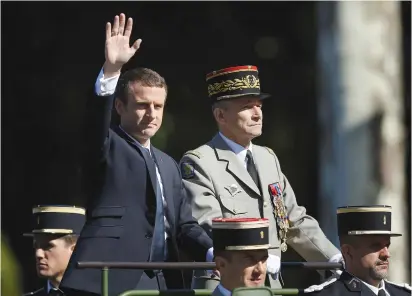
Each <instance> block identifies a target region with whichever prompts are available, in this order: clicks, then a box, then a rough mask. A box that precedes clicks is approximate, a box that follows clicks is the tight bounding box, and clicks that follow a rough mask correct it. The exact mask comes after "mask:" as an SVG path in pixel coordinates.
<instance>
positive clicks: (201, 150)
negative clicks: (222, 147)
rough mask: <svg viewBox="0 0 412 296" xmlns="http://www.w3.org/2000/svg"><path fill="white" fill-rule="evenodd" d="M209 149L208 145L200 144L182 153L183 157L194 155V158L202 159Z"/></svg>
mask: <svg viewBox="0 0 412 296" xmlns="http://www.w3.org/2000/svg"><path fill="white" fill-rule="evenodd" d="M211 151H212V148H211V147H210V146H209V145H202V146H200V147H197V148H196V149H193V150H189V151H187V152H186V153H185V154H183V158H185V157H189V158H193V157H195V158H196V159H202V158H205V157H206V156H207V155H208V154H209V153H210V152H211Z"/></svg>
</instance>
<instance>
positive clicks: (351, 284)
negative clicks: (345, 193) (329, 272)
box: [301, 206, 411, 296]
mask: <svg viewBox="0 0 412 296" xmlns="http://www.w3.org/2000/svg"><path fill="white" fill-rule="evenodd" d="M337 214H338V233H339V235H390V236H400V234H398V233H393V232H391V207H390V206H359V207H340V208H338V211H337ZM394 268H396V267H394ZM301 294H302V295H314V296H404V295H405V296H406V295H411V286H410V285H408V284H401V285H400V284H396V283H392V282H389V281H386V280H382V281H381V284H380V285H379V287H373V286H371V285H369V284H368V283H365V282H364V281H362V280H361V279H359V278H357V277H356V276H354V275H353V274H350V273H349V272H347V271H344V272H343V273H342V274H341V275H340V277H338V278H337V277H336V278H332V279H331V280H329V281H327V282H325V283H323V284H321V285H314V286H311V287H309V288H307V289H305V291H304V293H301Z"/></svg>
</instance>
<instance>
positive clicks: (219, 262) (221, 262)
mask: <svg viewBox="0 0 412 296" xmlns="http://www.w3.org/2000/svg"><path fill="white" fill-rule="evenodd" d="M215 263H216V269H217V270H222V269H224V268H225V267H226V263H227V262H226V259H225V258H223V257H220V256H216V257H215Z"/></svg>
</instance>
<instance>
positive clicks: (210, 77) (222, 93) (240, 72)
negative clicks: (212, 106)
mask: <svg viewBox="0 0 412 296" xmlns="http://www.w3.org/2000/svg"><path fill="white" fill-rule="evenodd" d="M258 74H259V73H258V68H257V67H256V66H236V67H229V68H225V69H221V70H217V71H213V72H210V73H209V74H207V75H206V83H207V91H208V94H209V98H210V99H211V100H212V102H213V103H214V102H217V101H221V100H227V99H236V98H241V97H245V96H252V97H259V98H260V99H265V98H268V97H270V95H269V94H266V93H262V92H261V91H260V80H259V75H258Z"/></svg>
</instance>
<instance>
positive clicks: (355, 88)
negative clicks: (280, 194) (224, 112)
mask: <svg viewBox="0 0 412 296" xmlns="http://www.w3.org/2000/svg"><path fill="white" fill-rule="evenodd" d="M1 8H2V9H1V10H2V11H1V12H2V23H1V24H2V47H1V49H2V98H3V99H2V164H3V166H2V170H3V173H2V204H1V205H2V243H3V239H4V240H5V242H6V243H7V246H8V249H4V248H2V258H3V251H7V252H11V253H12V254H13V255H14V258H16V260H15V263H16V265H15V267H7V268H10V270H13V271H15V274H16V275H17V276H18V277H19V279H18V280H19V281H21V283H22V285H21V286H20V288H21V290H24V291H26V292H28V291H31V290H34V289H36V288H39V287H41V286H42V284H43V282H42V281H41V280H39V279H38V278H37V277H36V272H35V260H34V253H33V250H32V242H31V240H30V238H24V237H23V236H22V233H23V232H25V231H28V230H30V229H31V208H32V207H33V206H35V205H38V204H45V203H52V204H67V203H68V204H76V205H79V206H82V205H83V195H82V194H83V193H82V188H81V182H80V180H81V176H82V168H81V166H80V163H79V156H80V150H81V148H82V145H83V143H82V141H81V136H82V131H83V129H84V126H83V121H84V116H85V114H84V107H85V102H86V99H87V95H88V93H90V91H91V90H92V88H93V86H94V82H95V79H96V77H97V74H98V73H99V70H100V67H101V66H102V64H103V62H104V38H105V23H106V22H108V21H112V19H113V16H114V15H115V14H119V13H121V12H124V13H125V14H126V16H127V17H133V19H134V24H135V25H134V31H133V36H132V39H133V41H134V40H135V39H137V38H142V39H143V44H142V47H141V49H140V50H139V52H138V54H137V55H136V56H135V57H134V58H133V59H132V60H131V61H130V62H129V64H128V65H127V67H126V68H131V67H136V66H145V67H149V68H152V69H154V70H156V71H158V72H159V73H160V74H162V75H163V76H164V77H165V78H166V81H167V82H168V84H169V89H170V91H169V98H168V105H167V108H166V114H165V119H164V123H163V126H162V128H161V130H160V132H159V133H158V135H157V136H156V138H155V139H154V144H155V145H156V146H157V147H159V148H160V149H163V150H164V151H165V152H167V153H168V154H169V155H171V156H172V157H174V158H175V159H176V161H179V159H180V158H181V156H182V155H183V153H184V152H185V151H187V150H190V149H193V148H196V147H198V146H200V145H202V144H204V143H205V142H207V141H208V140H209V139H210V138H211V137H212V136H213V135H214V134H215V132H216V126H215V124H214V122H213V118H212V114H211V109H210V105H209V104H208V100H207V91H206V84H205V75H206V73H208V72H209V71H212V70H216V69H219V68H223V67H227V66H233V65H245V64H252V65H256V66H258V68H259V70H260V79H261V86H262V90H263V91H264V92H268V93H271V94H272V95H273V97H272V98H271V99H269V100H267V101H265V106H264V116H265V124H264V132H263V135H262V136H261V137H260V138H258V139H257V140H256V143H257V144H260V145H265V146H269V147H271V148H272V149H273V150H274V151H275V152H276V154H277V155H278V157H279V159H280V163H281V165H282V169H283V171H284V173H285V174H286V176H287V177H288V179H289V181H290V183H291V184H292V186H293V189H294V191H295V193H296V196H297V199H298V202H299V203H300V204H301V205H304V206H305V207H306V208H307V210H308V212H309V214H311V215H312V216H314V217H316V218H317V219H318V220H319V222H320V225H321V227H322V229H323V230H324V231H325V233H326V234H327V236H328V237H329V238H330V239H331V240H332V241H333V242H334V243H335V244H337V242H338V240H337V236H336V230H335V229H336V207H338V206H343V205H348V204H350V205H360V204H388V205H391V206H392V207H393V210H394V214H393V219H394V221H393V226H392V227H393V230H394V231H400V232H402V233H403V234H404V236H403V237H402V238H397V239H394V240H392V246H391V252H392V263H391V264H392V265H391V266H392V269H391V271H390V280H392V281H396V282H409V283H410V278H411V274H410V269H411V264H410V262H411V255H410V254H411V244H410V241H411V237H410V232H411V220H410V219H411V215H410V213H411V211H410V208H411V199H410V196H411V192H410V185H411V184H410V180H411V175H410V170H411V168H410V163H411V158H410V155H411V154H410V144H411V138H410V133H411V124H410V117H411V109H410V108H411V104H410V102H411V72H410V69H411V68H410V66H411V4H410V2H409V1H408V2H406V1H405V2H394V1H388V2H369V1H368V2H309V1H307V2H306V1H305V2H90V3H89V2H2V3H1ZM3 249H4V250H3ZM7 258H11V259H10V260H9V261H11V263H10V262H8V264H12V263H13V262H12V260H13V257H10V256H8V257H7ZM285 258H286V259H285V260H288V261H300V260H302V259H301V258H300V257H299V255H298V254H296V253H295V252H293V250H291V248H289V250H288V252H287V254H286V256H285ZM2 261H3V260H2ZM8 266H11V265H8ZM5 268H6V266H5V265H4V264H3V262H2V274H3V270H4V269H5ZM11 268H12V269H11ZM6 271H7V270H6ZM6 271H5V272H6ZM292 273H294V274H292ZM297 275H299V276H297ZM284 278H285V284H286V287H299V288H305V287H307V286H309V285H312V284H315V283H318V281H319V276H318V274H317V273H316V272H315V271H305V270H300V271H298V272H296V271H292V270H285V272H284ZM2 280H3V278H2ZM11 294H13V293H11ZM11 294H7V295H11ZM4 295H6V294H4Z"/></svg>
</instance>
